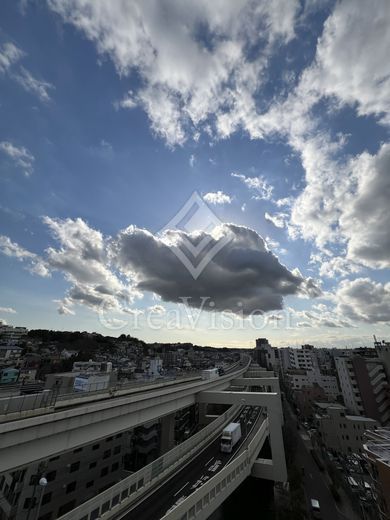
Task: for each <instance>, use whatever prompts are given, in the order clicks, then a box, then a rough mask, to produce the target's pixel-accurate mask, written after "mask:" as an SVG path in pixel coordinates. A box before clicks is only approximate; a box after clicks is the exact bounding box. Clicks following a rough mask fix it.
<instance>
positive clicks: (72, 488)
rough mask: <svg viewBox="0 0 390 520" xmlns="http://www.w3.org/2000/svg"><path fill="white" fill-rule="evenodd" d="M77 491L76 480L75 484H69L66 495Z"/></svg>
mask: <svg viewBox="0 0 390 520" xmlns="http://www.w3.org/2000/svg"><path fill="white" fill-rule="evenodd" d="M75 489H76V481H75V480H74V481H73V482H71V483H70V484H68V485H67V486H66V493H67V494H68V493H72V491H74V490H75Z"/></svg>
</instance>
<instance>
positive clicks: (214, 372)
mask: <svg viewBox="0 0 390 520" xmlns="http://www.w3.org/2000/svg"><path fill="white" fill-rule="evenodd" d="M216 377H219V372H218V368H209V369H208V370H202V379H215V378H216Z"/></svg>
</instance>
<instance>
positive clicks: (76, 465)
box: [69, 460, 80, 473]
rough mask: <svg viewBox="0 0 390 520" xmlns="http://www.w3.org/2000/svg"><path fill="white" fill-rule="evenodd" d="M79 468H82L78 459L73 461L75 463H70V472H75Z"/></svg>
mask: <svg viewBox="0 0 390 520" xmlns="http://www.w3.org/2000/svg"><path fill="white" fill-rule="evenodd" d="M78 469H80V461H79V460H78V461H77V462H73V464H71V465H70V470H69V471H70V473H73V472H74V471H77V470H78Z"/></svg>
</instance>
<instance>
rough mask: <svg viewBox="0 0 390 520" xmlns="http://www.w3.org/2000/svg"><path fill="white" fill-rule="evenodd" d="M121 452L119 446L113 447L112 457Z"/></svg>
mask: <svg viewBox="0 0 390 520" xmlns="http://www.w3.org/2000/svg"><path fill="white" fill-rule="evenodd" d="M120 452H121V446H115V448H114V455H118V453H120Z"/></svg>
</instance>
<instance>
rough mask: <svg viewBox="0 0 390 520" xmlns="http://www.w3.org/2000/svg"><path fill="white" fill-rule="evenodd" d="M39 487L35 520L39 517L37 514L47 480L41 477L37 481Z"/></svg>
mask: <svg viewBox="0 0 390 520" xmlns="http://www.w3.org/2000/svg"><path fill="white" fill-rule="evenodd" d="M38 484H39V487H40V488H41V492H40V494H39V501H38V507H37V515H36V517H35V518H36V520H38V517H39V512H40V510H41V503H42V497H43V493H44V491H45V487H46V486H47V480H46V478H45V477H41V478H40V479H39V482H38Z"/></svg>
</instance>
